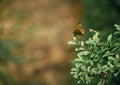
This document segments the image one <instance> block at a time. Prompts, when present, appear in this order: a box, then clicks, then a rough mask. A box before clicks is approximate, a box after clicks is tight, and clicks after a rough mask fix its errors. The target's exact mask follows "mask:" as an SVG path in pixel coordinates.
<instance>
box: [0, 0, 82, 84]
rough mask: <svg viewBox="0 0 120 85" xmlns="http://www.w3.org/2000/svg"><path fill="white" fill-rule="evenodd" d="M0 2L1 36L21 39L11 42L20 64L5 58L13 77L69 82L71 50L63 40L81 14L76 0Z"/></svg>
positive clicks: (70, 79)
mask: <svg viewBox="0 0 120 85" xmlns="http://www.w3.org/2000/svg"><path fill="white" fill-rule="evenodd" d="M0 4H1V6H0V10H2V12H1V16H2V18H1V19H0V27H2V28H3V30H4V33H3V35H2V38H3V39H4V40H6V39H10V40H18V41H19V42H20V43H21V46H20V48H19V49H15V47H14V46H13V48H12V49H11V50H12V52H13V54H16V55H20V56H21V57H22V58H23V60H24V64H22V65H17V64H15V63H13V62H8V64H7V66H6V69H7V71H8V72H9V73H10V74H11V75H12V76H13V77H14V78H15V80H16V81H24V82H28V83H32V82H33V81H38V82H39V85H73V84H72V82H73V81H72V77H71V75H70V74H69V72H70V68H71V60H72V59H74V58H75V53H74V52H73V49H72V46H69V45H68V44H67V42H68V41H69V40H71V39H72V36H73V35H72V30H73V27H74V25H75V24H76V23H77V22H79V20H80V19H81V16H82V6H81V4H80V3H79V0H12V2H10V3H8V4H6V3H4V2H3V3H0ZM0 85H2V84H0ZM28 85H30V84H28Z"/></svg>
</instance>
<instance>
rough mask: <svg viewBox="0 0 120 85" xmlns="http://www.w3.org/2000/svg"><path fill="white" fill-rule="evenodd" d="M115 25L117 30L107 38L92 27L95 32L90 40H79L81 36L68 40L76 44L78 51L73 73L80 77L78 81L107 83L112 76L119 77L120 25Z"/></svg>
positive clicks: (99, 84)
mask: <svg viewBox="0 0 120 85" xmlns="http://www.w3.org/2000/svg"><path fill="white" fill-rule="evenodd" d="M115 27H116V32H115V33H113V34H109V35H108V36H107V37H106V38H107V39H106V40H103V39H102V37H100V36H99V34H100V33H99V32H97V31H95V30H92V29H90V32H91V33H94V34H93V36H92V37H90V38H89V39H88V40H85V41H83V40H79V39H78V38H79V36H77V37H75V36H74V37H73V40H72V41H69V42H68V44H70V45H73V46H75V51H77V58H75V59H74V61H73V63H74V67H73V68H72V69H71V74H72V75H73V77H74V78H76V79H78V83H81V84H85V85H86V84H91V83H94V85H96V84H95V83H97V85H105V84H106V83H107V82H108V81H109V82H110V78H111V77H113V76H114V77H119V76H118V75H119V73H120V26H119V25H117V24H115ZM96 79H97V80H96ZM93 81H94V82H93ZM92 85H93V84H92ZM110 85H111V84H110Z"/></svg>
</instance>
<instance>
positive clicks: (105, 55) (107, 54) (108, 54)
mask: <svg viewBox="0 0 120 85" xmlns="http://www.w3.org/2000/svg"><path fill="white" fill-rule="evenodd" d="M111 55H113V54H112V53H106V54H104V55H103V56H102V58H105V57H108V56H111Z"/></svg>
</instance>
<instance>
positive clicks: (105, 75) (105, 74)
mask: <svg viewBox="0 0 120 85" xmlns="http://www.w3.org/2000/svg"><path fill="white" fill-rule="evenodd" d="M107 75H108V73H107V72H104V77H103V79H102V85H105V79H106V77H107Z"/></svg>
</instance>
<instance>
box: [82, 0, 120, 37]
mask: <svg viewBox="0 0 120 85" xmlns="http://www.w3.org/2000/svg"><path fill="white" fill-rule="evenodd" d="M80 2H81V3H82V4H83V12H84V14H83V16H84V17H83V20H82V23H83V24H85V26H86V28H92V29H97V30H98V31H101V32H103V33H102V35H103V36H104V35H107V34H108V33H110V32H113V31H115V30H114V29H112V28H113V25H114V24H115V23H116V24H120V16H119V15H120V0H99V1H98V0H80Z"/></svg>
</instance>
